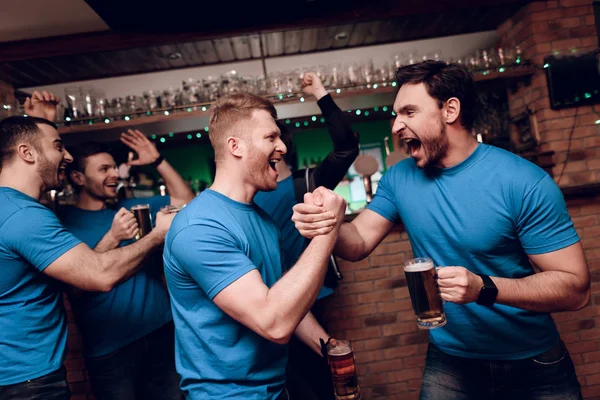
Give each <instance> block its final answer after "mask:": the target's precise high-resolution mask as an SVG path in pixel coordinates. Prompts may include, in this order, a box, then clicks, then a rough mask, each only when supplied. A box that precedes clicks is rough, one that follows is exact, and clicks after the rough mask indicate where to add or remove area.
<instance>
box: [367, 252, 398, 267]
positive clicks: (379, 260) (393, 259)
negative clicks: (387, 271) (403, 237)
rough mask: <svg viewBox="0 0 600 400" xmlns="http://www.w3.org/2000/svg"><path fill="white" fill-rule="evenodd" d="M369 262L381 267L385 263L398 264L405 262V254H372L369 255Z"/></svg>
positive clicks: (373, 265)
mask: <svg viewBox="0 0 600 400" xmlns="http://www.w3.org/2000/svg"><path fill="white" fill-rule="evenodd" d="M369 263H370V264H371V266H372V267H379V266H383V265H398V264H403V263H404V255H403V254H391V255H383V256H371V257H369Z"/></svg>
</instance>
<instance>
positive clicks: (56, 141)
mask: <svg viewBox="0 0 600 400" xmlns="http://www.w3.org/2000/svg"><path fill="white" fill-rule="evenodd" d="M52 143H60V144H64V143H63V141H62V140H61V139H54V141H53V142H52Z"/></svg>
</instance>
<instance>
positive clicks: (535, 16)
mask: <svg viewBox="0 0 600 400" xmlns="http://www.w3.org/2000/svg"><path fill="white" fill-rule="evenodd" d="M563 16H564V15H563V10H562V9H554V10H545V11H540V12H534V13H532V14H531V20H532V21H552V20H555V19H559V18H562V17H563Z"/></svg>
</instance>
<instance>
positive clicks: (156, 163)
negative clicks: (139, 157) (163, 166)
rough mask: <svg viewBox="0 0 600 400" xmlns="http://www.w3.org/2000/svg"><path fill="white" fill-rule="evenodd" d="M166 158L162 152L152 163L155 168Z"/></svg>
mask: <svg viewBox="0 0 600 400" xmlns="http://www.w3.org/2000/svg"><path fill="white" fill-rule="evenodd" d="M164 159H165V158H164V157H163V156H162V154H159V155H158V158H157V159H156V160H154V162H153V163H152V165H154V168H156V167H158V166H159V165H160V163H161V162H163V161H164Z"/></svg>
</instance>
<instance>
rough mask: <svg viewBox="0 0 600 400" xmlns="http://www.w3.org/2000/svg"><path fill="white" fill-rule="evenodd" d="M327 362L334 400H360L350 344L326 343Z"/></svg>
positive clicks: (335, 341) (338, 341)
mask: <svg viewBox="0 0 600 400" xmlns="http://www.w3.org/2000/svg"><path fill="white" fill-rule="evenodd" d="M327 361H328V362H329V367H330V368H331V376H332V377H333V390H334V392H335V398H336V400H360V387H359V386H358V378H357V376H356V364H355V362H354V353H353V352H352V346H351V345H350V342H349V341H347V340H336V339H331V340H330V341H328V342H327Z"/></svg>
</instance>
